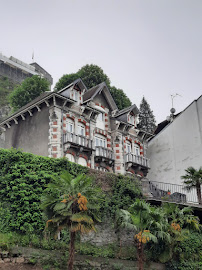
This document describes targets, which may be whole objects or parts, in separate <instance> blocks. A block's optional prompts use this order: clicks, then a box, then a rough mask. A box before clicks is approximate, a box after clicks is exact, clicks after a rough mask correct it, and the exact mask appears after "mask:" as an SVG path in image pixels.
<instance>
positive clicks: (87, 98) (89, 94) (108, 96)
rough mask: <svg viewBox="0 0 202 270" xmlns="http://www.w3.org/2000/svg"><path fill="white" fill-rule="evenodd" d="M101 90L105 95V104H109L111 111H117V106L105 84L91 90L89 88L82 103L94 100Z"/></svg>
mask: <svg viewBox="0 0 202 270" xmlns="http://www.w3.org/2000/svg"><path fill="white" fill-rule="evenodd" d="M102 90H103V93H104V95H105V98H106V100H107V102H108V103H109V105H110V107H111V109H112V110H117V109H118V108H117V105H116V103H115V101H114V99H113V97H112V95H111V93H110V91H109V88H108V87H107V85H106V83H105V82H102V83H100V84H98V85H96V86H94V87H92V88H90V89H89V90H88V91H87V92H86V93H85V94H84V96H83V103H86V102H88V101H91V100H93V99H94V97H95V96H96V95H97V94H99V93H100V92H101V91H102Z"/></svg>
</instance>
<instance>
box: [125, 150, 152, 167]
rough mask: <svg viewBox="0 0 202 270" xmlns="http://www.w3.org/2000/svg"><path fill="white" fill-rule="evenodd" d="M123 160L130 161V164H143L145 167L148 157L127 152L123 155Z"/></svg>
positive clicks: (147, 164)
mask: <svg viewBox="0 0 202 270" xmlns="http://www.w3.org/2000/svg"><path fill="white" fill-rule="evenodd" d="M125 162H126V163H130V164H131V166H138V165H140V166H143V167H145V168H149V159H148V158H145V157H143V156H137V155H135V154H132V153H128V154H126V155H125Z"/></svg>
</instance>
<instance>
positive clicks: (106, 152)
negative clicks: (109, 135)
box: [95, 146, 114, 160]
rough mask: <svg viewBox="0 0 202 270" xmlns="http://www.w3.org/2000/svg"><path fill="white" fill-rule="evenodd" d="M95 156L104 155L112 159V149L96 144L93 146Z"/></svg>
mask: <svg viewBox="0 0 202 270" xmlns="http://www.w3.org/2000/svg"><path fill="white" fill-rule="evenodd" d="M95 156H96V157H104V158H107V159H111V160H114V153H113V151H112V150H109V149H107V148H104V147H101V146H96V147H95Z"/></svg>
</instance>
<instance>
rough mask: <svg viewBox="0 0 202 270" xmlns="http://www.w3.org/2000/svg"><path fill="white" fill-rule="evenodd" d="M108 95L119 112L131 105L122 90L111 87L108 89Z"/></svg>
mask: <svg viewBox="0 0 202 270" xmlns="http://www.w3.org/2000/svg"><path fill="white" fill-rule="evenodd" d="M110 93H111V95H112V97H113V99H114V101H115V103H116V105H117V107H118V108H119V110H122V109H124V108H127V107H130V106H131V105H132V103H131V101H130V99H129V98H128V97H127V96H126V94H125V93H124V92H123V90H122V89H119V88H116V87H115V86H112V87H110Z"/></svg>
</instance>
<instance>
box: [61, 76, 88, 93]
mask: <svg viewBox="0 0 202 270" xmlns="http://www.w3.org/2000/svg"><path fill="white" fill-rule="evenodd" d="M79 83H80V84H81V85H82V86H83V88H84V89H85V90H86V91H87V87H86V86H85V84H84V82H83V81H82V79H81V78H78V79H76V80H75V81H73V82H72V83H70V84H68V85H67V86H65V87H64V88H62V89H61V90H59V91H58V92H57V93H59V94H60V93H62V92H63V91H65V90H67V89H69V88H70V87H72V86H75V85H77V84H79Z"/></svg>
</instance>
